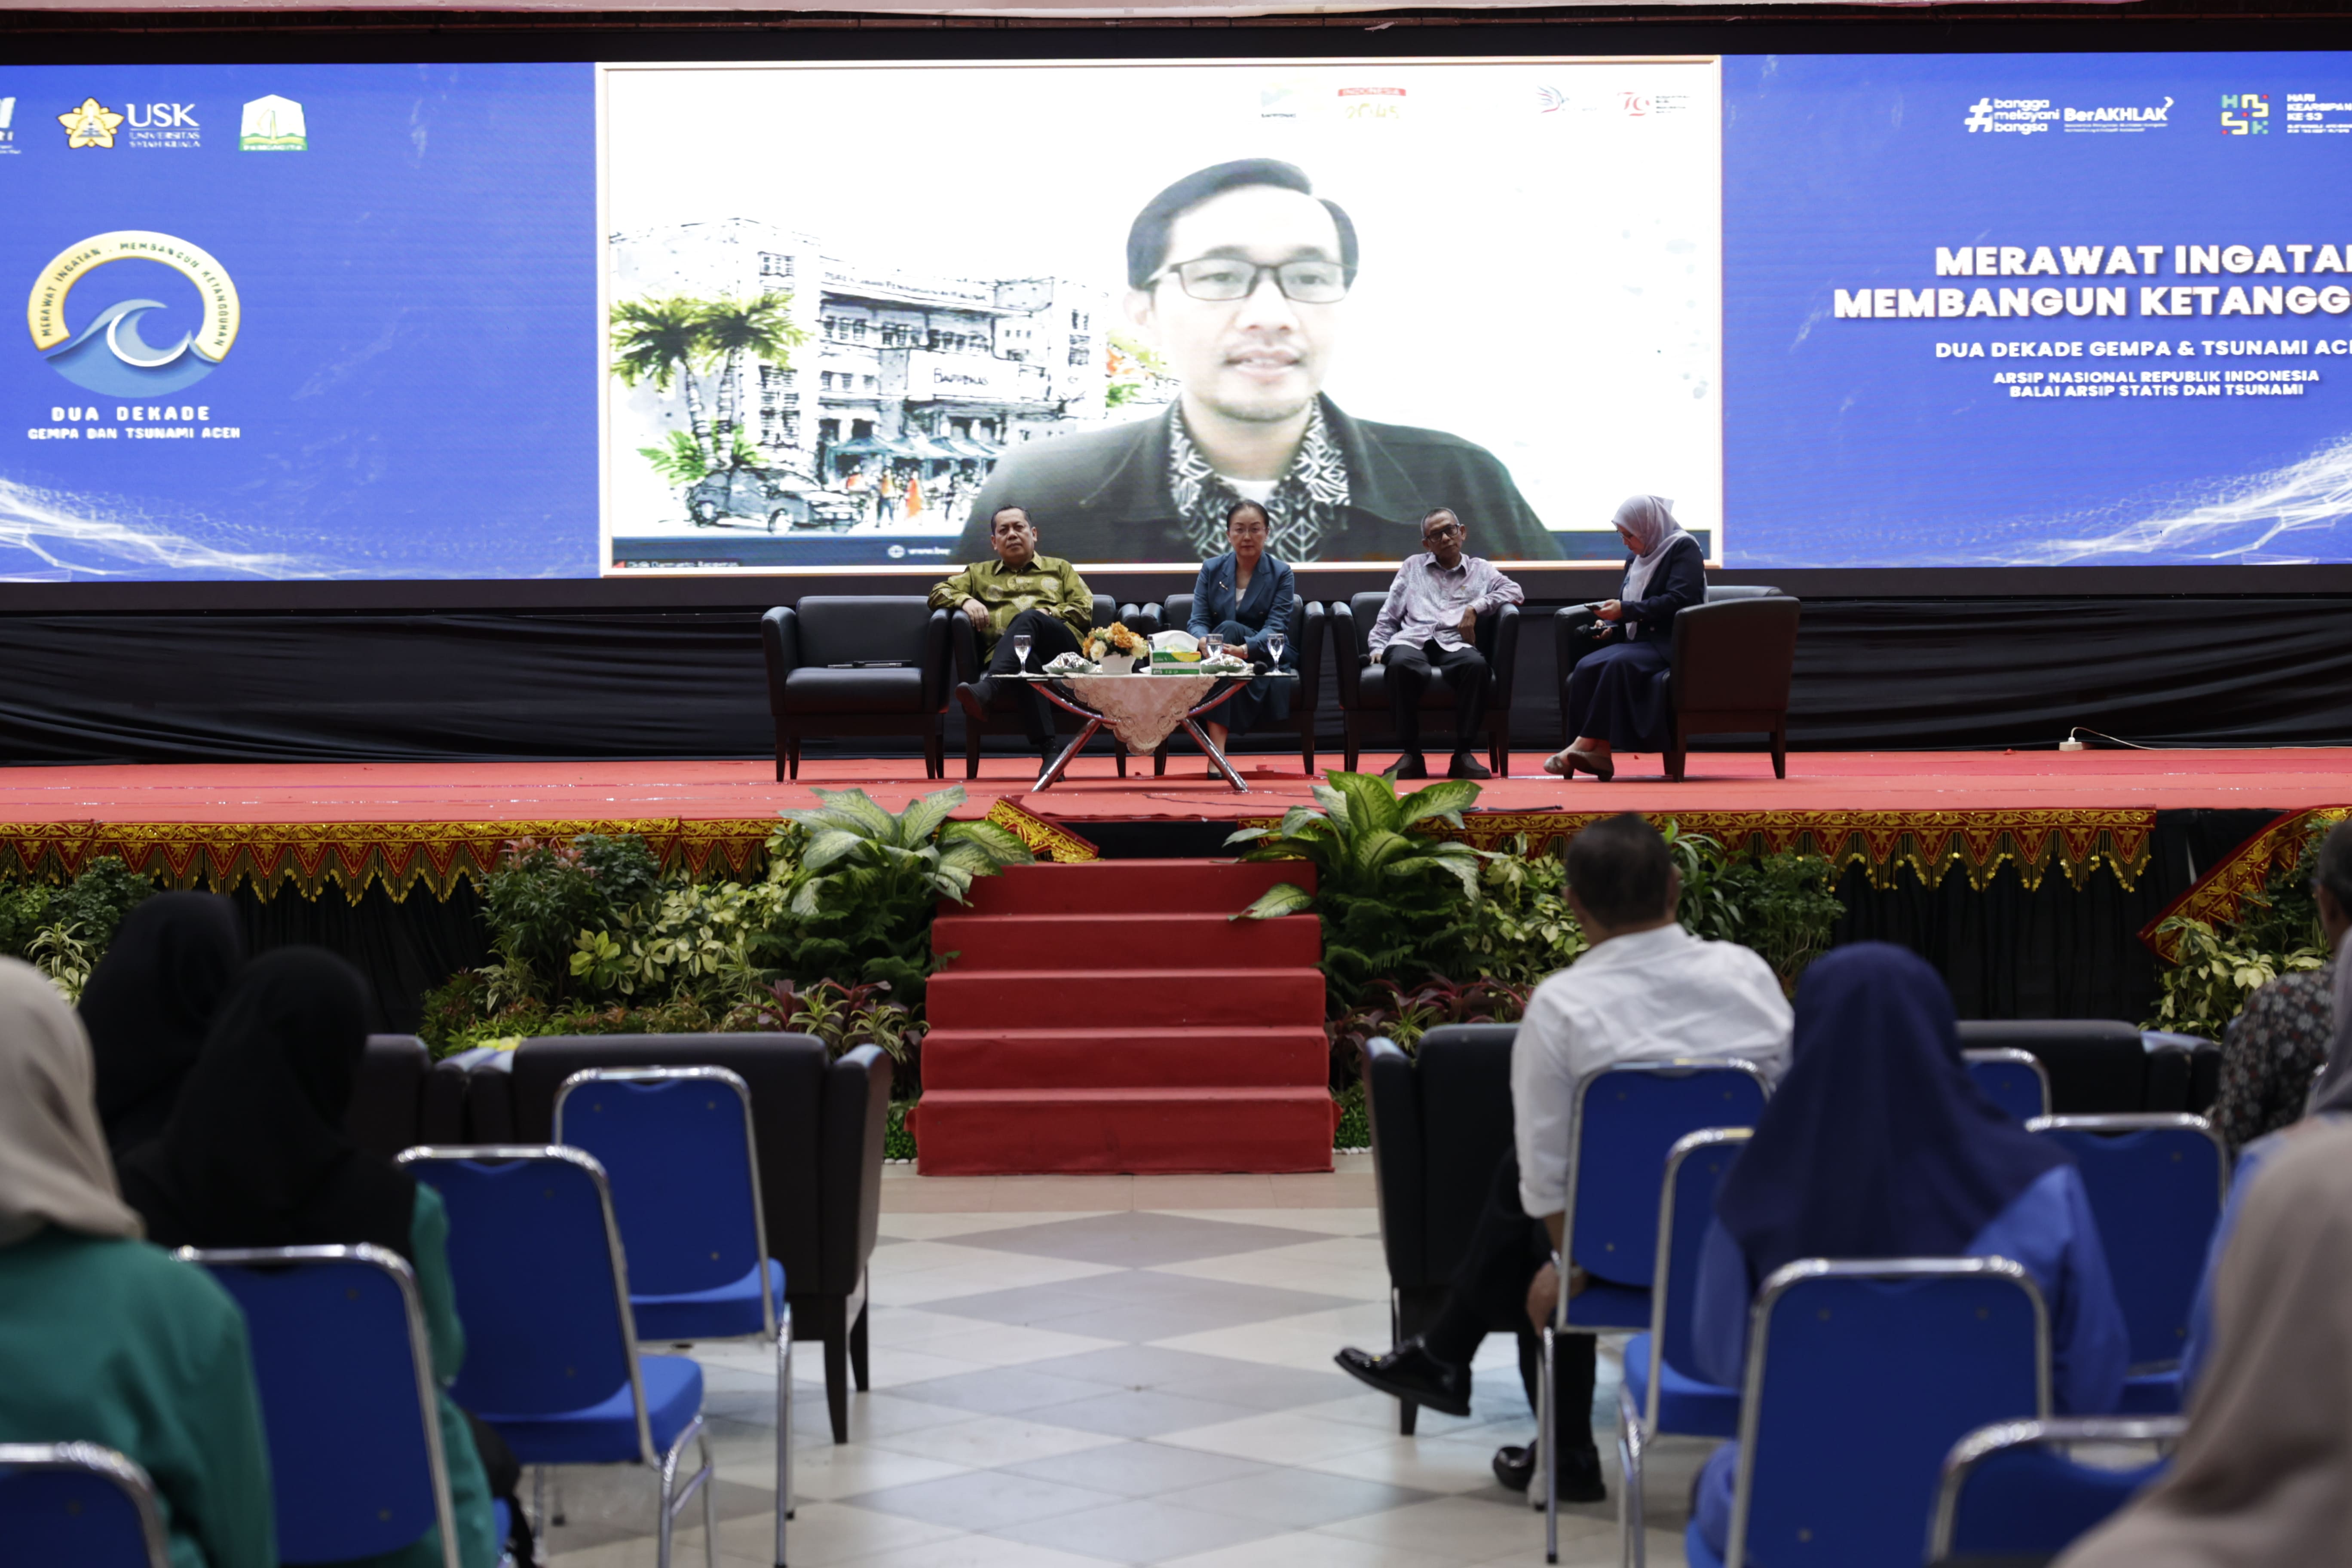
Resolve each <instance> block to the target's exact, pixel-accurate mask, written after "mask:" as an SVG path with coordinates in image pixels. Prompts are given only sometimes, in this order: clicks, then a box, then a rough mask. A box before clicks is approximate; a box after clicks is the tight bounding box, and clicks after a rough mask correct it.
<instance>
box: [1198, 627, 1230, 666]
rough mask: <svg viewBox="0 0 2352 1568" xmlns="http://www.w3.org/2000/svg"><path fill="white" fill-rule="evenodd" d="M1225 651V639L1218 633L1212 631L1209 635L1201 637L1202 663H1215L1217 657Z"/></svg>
mask: <svg viewBox="0 0 2352 1568" xmlns="http://www.w3.org/2000/svg"><path fill="white" fill-rule="evenodd" d="M1224 651H1225V639H1224V638H1223V637H1219V636H1218V635H1217V634H1216V633H1214V632H1211V633H1210V634H1209V635H1208V636H1207V637H1202V639H1201V662H1202V663H1203V664H1208V663H1213V661H1214V660H1215V659H1216V657H1217V656H1218V655H1219V654H1221V653H1223V652H1224Z"/></svg>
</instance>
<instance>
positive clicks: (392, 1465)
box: [179, 1245, 457, 1568]
mask: <svg viewBox="0 0 2352 1568" xmlns="http://www.w3.org/2000/svg"><path fill="white" fill-rule="evenodd" d="M179 1255H180V1256H181V1257H182V1258H186V1259H188V1260H189V1261H190V1262H192V1263H197V1264H201V1265H203V1266H204V1268H206V1269H207V1270H209V1271H210V1272H211V1274H212V1276H213V1278H214V1279H216V1280H218V1281H219V1282H220V1285H221V1288H222V1289H225V1290H226V1291H227V1292H228V1293H229V1295H230V1296H231V1297H232V1298H233V1299H234V1300H236V1304H237V1306H238V1307H239V1308H240V1309H241V1310H243V1311H244V1313H245V1325H246V1337H247V1340H249V1341H250V1342H251V1343H252V1346H253V1381H254V1384H255V1386H256V1387H257V1389H258V1390H259V1392H260V1394H261V1425H262V1431H263V1434H264V1435H265V1436H267V1437H268V1442H269V1479H270V1495H271V1497H272V1498H273V1499H274V1500H275V1501H276V1504H277V1512H278V1555H279V1557H281V1558H282V1559H283V1560H285V1561H286V1562H289V1563H335V1562H341V1561H342V1560H343V1559H345V1558H352V1557H374V1556H378V1555H380V1554H382V1553H383V1552H394V1551H397V1550H399V1549H400V1548H402V1547H404V1546H406V1545H408V1544H409V1543H410V1542H413V1541H415V1540H416V1539H418V1538H419V1537H420V1536H422V1535H424V1533H425V1531H428V1530H431V1529H434V1528H435V1527H436V1526H438V1527H439V1529H440V1531H441V1561H442V1562H443V1563H445V1564H446V1568H457V1516H456V1514H455V1513H454V1512H453V1511H452V1510H451V1508H450V1503H449V1468H448V1464H447V1462H446V1457H445V1456H444V1455H443V1453H442V1451H441V1411H440V1402H439V1400H438V1399H437V1398H436V1395H435V1384H434V1378H433V1349H432V1342H431V1341H430V1340H429V1339H428V1338H427V1336H426V1332H425V1309H424V1307H423V1305H422V1304H421V1302H420V1301H419V1300H418V1298H417V1294H416V1273H415V1269H413V1268H410V1267H409V1263H408V1260H407V1259H406V1258H403V1257H401V1256H400V1255H399V1254H397V1253H394V1252H387V1251H385V1250H384V1249H383V1247H371V1246H366V1245H361V1246H357V1247H239V1248H236V1249H234V1250H228V1249H223V1250H215V1251H199V1250H197V1249H195V1248H194V1247H183V1248H181V1249H180V1254H179Z"/></svg>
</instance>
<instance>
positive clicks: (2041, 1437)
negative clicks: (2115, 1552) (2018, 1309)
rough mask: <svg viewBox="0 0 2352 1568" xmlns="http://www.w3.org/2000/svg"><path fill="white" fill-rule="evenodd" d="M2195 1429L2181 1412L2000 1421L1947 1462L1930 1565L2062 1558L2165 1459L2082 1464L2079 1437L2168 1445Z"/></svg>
mask: <svg viewBox="0 0 2352 1568" xmlns="http://www.w3.org/2000/svg"><path fill="white" fill-rule="evenodd" d="M2188 1426H2189V1423H2188V1421H2187V1420H2186V1418H2184V1417H2182V1416H2179V1415H2154V1416H2137V1417H2118V1416H2112V1415H2095V1416H2086V1417H2081V1418H2076V1419H2071V1420H2051V1421H2003V1422H2000V1423H1998V1424H1997V1425H1994V1426H1985V1427H1980V1428H1979V1429H1978V1430H1977V1431H1974V1432H1971V1433H1969V1435H1968V1436H1965V1437H1963V1438H1961V1439H1960V1440H1959V1442H1958V1444H1957V1445H1955V1446H1954V1447H1953V1449H1952V1451H1951V1453H1950V1454H1949V1455H1948V1456H1947V1457H1946V1458H1945V1460H1944V1476H1943V1481H1942V1483H1941V1485H1939V1486H1938V1487H1937V1491H1936V1522H1935V1526H1934V1528H1933V1530H1932V1531H1930V1533H1929V1536H1928V1541H1927V1561H1928V1562H1929V1563H1949V1562H1952V1561H1954V1560H1956V1559H1962V1560H1965V1559H2000V1558H2017V1559H2020V1560H2038V1561H2046V1560H2047V1559H2049V1558H2053V1557H2055V1556H2057V1555H2058V1554H2059V1553H2060V1552H2063V1551H2065V1550H2066V1549H2067V1548H2068V1547H2069V1546H2072V1545H2073V1544H2074V1542H2076V1541H2078V1540H2080V1539H2082V1538H2083V1537H2084V1536H2085V1535H2087V1534H2089V1533H2090V1532H2091V1531H2094V1530H2096V1529H2097V1528H2098V1527H2099V1526H2100V1525H2102V1524H2104V1523H2105V1522H2106V1520H2107V1517H2108V1516H2109V1515H2110V1514H2112V1513H2114V1512H2115V1511H2116V1510H2117V1509H2119V1508H2121V1507H2123V1505H2124V1504H2125V1503H2126V1502H2128V1501H2130V1500H2131V1498H2132V1495H2133V1494H2134V1493H2135V1492H2137V1491H2138V1490H2139V1489H2141V1488H2142V1487H2144V1486H2146V1485H2147V1484H2148V1483H2149V1482H2150V1481H2152V1480H2154V1479H2156V1478H2157V1477H2158V1476H2159V1475H2161V1474H2163V1473H2164V1468H2165V1464H2166V1461H2165V1460H2163V1459H2158V1460H2155V1461H2153V1462H2152V1463H2149V1464H2146V1465H2138V1466H2134V1467H2132V1468H2127V1469H2115V1468H2105V1467H2102V1466H2096V1465H2085V1464H2084V1463H2082V1462H2081V1461H2079V1460H2077V1459H2075V1458H2072V1457H2070V1456H2069V1455H2068V1454H2067V1452H2066V1449H2067V1448H2068V1447H2070V1446H2072V1445H2074V1444H2076V1443H2100V1444H2138V1443H2155V1444H2161V1445H2164V1446H2166V1447H2169V1446H2170V1445H2172V1444H2174V1443H2177V1442H2179V1440H2180V1435H2181V1433H2182V1432H2184V1431H2186V1430H2187V1429H2188Z"/></svg>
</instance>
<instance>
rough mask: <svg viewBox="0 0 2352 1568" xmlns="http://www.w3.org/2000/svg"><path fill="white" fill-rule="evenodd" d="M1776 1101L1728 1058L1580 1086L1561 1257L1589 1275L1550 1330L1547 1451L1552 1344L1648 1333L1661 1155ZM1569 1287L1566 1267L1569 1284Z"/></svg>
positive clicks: (1549, 1533) (1657, 1067)
mask: <svg viewBox="0 0 2352 1568" xmlns="http://www.w3.org/2000/svg"><path fill="white" fill-rule="evenodd" d="M1770 1094H1771V1086H1770V1083H1769V1080H1767V1079H1766V1078H1765V1077H1764V1070H1763V1069H1762V1068H1759V1067H1758V1066H1757V1065H1756V1064H1755V1063H1753V1062H1749V1061H1742V1060H1740V1059H1738V1058H1728V1057H1717V1058H1699V1059H1675V1060H1670V1061H1658V1062H1619V1063H1616V1064H1615V1065H1613V1066H1612V1067H1608V1068H1602V1069H1601V1071H1599V1072H1596V1073H1589V1074H1587V1075H1586V1076H1585V1077H1584V1079H1583V1080H1582V1081H1581V1082H1580V1083H1579V1084H1578V1085H1577V1086H1576V1097H1575V1099H1574V1100H1573V1101H1572V1102H1571V1103H1570V1109H1569V1122H1568V1207H1567V1211H1566V1212H1567V1215H1568V1218H1567V1222H1566V1225H1565V1226H1564V1227H1563V1228H1564V1234H1563V1235H1562V1237H1561V1238H1560V1257H1561V1258H1565V1259H1566V1260H1567V1262H1568V1263H1569V1264H1573V1265H1574V1266H1575V1267H1577V1268H1581V1269H1583V1270H1584V1272H1585V1274H1586V1276H1587V1279H1588V1281H1589V1282H1588V1283H1587V1284H1586V1286H1585V1288H1584V1289H1583V1290H1582V1291H1580V1292H1579V1293H1578V1294H1577V1295H1576V1296H1575V1297H1574V1298H1572V1299H1571V1298H1570V1295H1569V1294H1568V1292H1567V1290H1566V1289H1562V1290H1561V1291H1560V1300H1559V1310H1558V1311H1557V1312H1556V1313H1555V1314H1554V1315H1553V1319H1552V1321H1551V1322H1550V1323H1549V1325H1548V1326H1546V1328H1545V1329H1544V1332H1543V1358H1542V1360H1543V1370H1542V1374H1541V1380H1540V1382H1539V1384H1538V1387H1537V1390H1536V1429H1537V1439H1536V1441H1537V1444H1538V1447H1539V1449H1540V1451H1541V1452H1543V1453H1545V1454H1551V1453H1555V1452H1557V1451H1558V1450H1557V1449H1556V1448H1555V1447H1554V1446H1553V1445H1554V1444H1555V1443H1556V1442H1557V1441H1558V1428H1559V1426H1560V1425H1561V1422H1562V1415H1561V1413H1560V1412H1557V1411H1555V1410H1553V1409H1552V1360H1553V1339H1554V1336H1555V1335H1557V1334H1561V1333H1566V1332H1568V1331H1571V1330H1578V1329H1583V1330H1596V1331H1597V1330H1609V1329H1622V1330H1641V1329H1646V1328H1648V1327H1649V1326H1650V1316H1651V1301H1650V1288H1651V1285H1652V1283H1653V1282H1654V1279H1655V1277H1656V1274H1657V1253H1658V1207H1659V1198H1660V1194H1661V1193H1662V1191H1663V1188H1664V1183H1665V1175H1666V1156H1667V1155H1668V1154H1669V1153H1670V1152H1672V1151H1673V1149H1674V1146H1675V1143H1676V1142H1679V1141H1680V1140H1681V1139H1682V1138H1683V1137H1684V1136H1685V1134H1687V1133H1691V1132H1696V1131H1700V1130H1701V1129H1703V1128H1709V1127H1753V1126H1755V1125H1756V1119H1757V1118H1758V1117H1759V1116H1761V1115H1762V1114H1763V1113H1764V1101H1765V1100H1766V1099H1767V1098H1768V1097H1769V1095H1770ZM1560 1279H1561V1282H1562V1284H1563V1285H1565V1283H1566V1281H1567V1279H1568V1268H1567V1267H1566V1266H1565V1265H1564V1266H1563V1267H1562V1268H1561V1269H1560ZM1546 1462H1549V1461H1546ZM1544 1561H1545V1562H1547V1563H1557V1562H1559V1488H1558V1487H1547V1488H1546V1489H1544Z"/></svg>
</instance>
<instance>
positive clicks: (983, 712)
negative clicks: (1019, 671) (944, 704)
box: [956, 675, 996, 724]
mask: <svg viewBox="0 0 2352 1568" xmlns="http://www.w3.org/2000/svg"><path fill="white" fill-rule="evenodd" d="M956 700H957V701H959V702H961V703H962V704H963V710H964V711H965V712H967V713H969V714H971V718H972V722H974V723H975V724H985V723H987V722H988V705H989V704H990V703H992V702H993V701H995V700H996V682H995V681H994V680H993V679H991V678H990V677H988V676H985V675H983V676H982V677H981V678H980V679H978V680H968V681H965V682H964V683H963V684H962V685H961V686H958V687H957V688H956Z"/></svg>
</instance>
